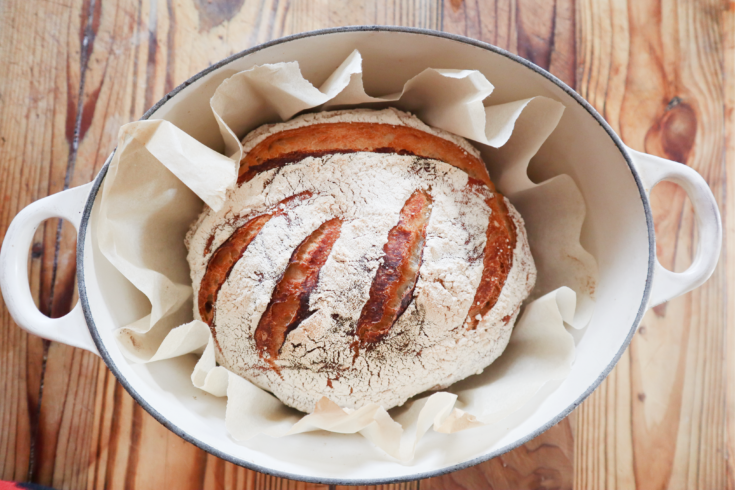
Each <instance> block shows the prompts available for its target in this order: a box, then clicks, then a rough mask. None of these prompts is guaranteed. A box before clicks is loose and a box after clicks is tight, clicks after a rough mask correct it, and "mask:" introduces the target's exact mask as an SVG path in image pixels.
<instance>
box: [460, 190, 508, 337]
mask: <svg viewBox="0 0 735 490" xmlns="http://www.w3.org/2000/svg"><path fill="white" fill-rule="evenodd" d="M468 185H469V186H473V185H475V186H482V185H483V183H482V182H480V181H477V180H474V181H473V180H472V179H470V182H468ZM485 203H486V204H487V205H488V206H489V207H490V209H491V212H490V218H489V220H488V226H487V232H486V242H485V250H484V253H483V259H482V260H483V270H482V278H481V279H480V285H479V286H478V287H477V291H476V293H475V299H474V300H473V301H472V306H471V307H470V310H469V313H468V314H467V321H466V323H465V326H466V327H467V328H468V329H469V330H474V329H475V328H477V324H478V323H479V321H480V320H479V319H478V318H477V316H478V315H480V317H484V316H485V314H486V313H487V312H488V311H490V310H491V309H492V308H493V306H495V303H497V301H498V297H500V292H501V291H502V290H503V286H504V285H505V280H506V279H507V277H508V274H509V273H510V269H511V267H512V266H513V250H514V249H515V246H516V230H515V225H514V224H513V220H512V219H511V217H510V216H509V215H508V208H507V207H506V206H505V202H504V201H503V196H501V195H500V194H499V193H497V192H496V193H494V194H493V196H492V197H490V198H488V199H486V200H485Z"/></svg>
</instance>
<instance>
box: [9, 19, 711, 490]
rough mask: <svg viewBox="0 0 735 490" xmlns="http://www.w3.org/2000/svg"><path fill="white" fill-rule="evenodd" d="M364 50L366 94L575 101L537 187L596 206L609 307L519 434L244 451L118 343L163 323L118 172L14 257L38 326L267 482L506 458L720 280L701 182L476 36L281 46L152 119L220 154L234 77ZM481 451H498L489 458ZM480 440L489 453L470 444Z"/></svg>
mask: <svg viewBox="0 0 735 490" xmlns="http://www.w3.org/2000/svg"><path fill="white" fill-rule="evenodd" d="M355 48H357V49H359V50H360V52H361V53H362V55H363V59H364V64H365V68H364V73H365V85H366V88H367V90H368V92H369V93H373V94H376V95H382V94H387V93H392V92H395V91H397V90H398V89H400V87H401V86H402V83H403V81H404V80H407V79H408V78H409V77H411V76H413V75H415V74H417V73H419V72H420V71H421V70H423V69H424V68H426V67H434V68H458V69H475V70H479V71H481V72H482V73H484V74H485V76H486V77H487V78H488V79H489V80H490V81H491V82H492V83H493V84H494V85H495V92H494V93H493V95H492V99H491V100H492V101H493V103H501V102H506V101H509V100H518V99H523V98H527V97H533V96H536V95H543V96H546V97H551V98H554V99H556V100H559V101H561V102H562V103H563V104H564V105H565V106H566V110H565V112H564V115H563V117H562V119H561V122H560V124H559V126H558V127H557V128H556V130H555V131H554V132H553V134H552V135H551V137H550V138H549V139H548V141H547V142H546V143H545V144H544V146H543V147H542V148H541V151H540V152H539V154H538V155H537V156H536V157H535V158H534V160H533V162H532V171H531V173H532V174H534V172H535V175H533V176H534V178H537V179H538V178H547V177H549V176H551V175H555V174H559V173H566V174H569V175H571V176H572V177H573V178H574V180H575V181H576V183H577V185H578V186H579V188H580V190H581V192H582V194H583V195H584V199H585V201H586V204H587V213H588V215H587V220H586V221H585V225H584V228H583V233H582V241H583V245H584V246H585V247H586V248H587V249H588V250H589V251H590V252H591V253H592V254H593V255H594V256H595V257H596V258H597V261H598V264H599V270H600V277H599V284H598V287H597V305H596V308H595V312H594V316H593V317H592V320H591V322H590V324H589V326H588V327H587V328H586V329H585V330H584V331H583V333H582V334H581V336H578V339H577V342H578V346H577V357H576V360H575V363H574V366H573V368H572V371H571V373H570V374H569V376H568V377H567V378H566V379H565V380H564V381H563V382H562V383H560V384H559V385H558V386H557V387H556V388H555V389H554V390H553V391H551V392H550V394H549V395H548V396H547V397H546V398H539V400H538V402H537V403H535V404H534V406H533V407H531V409H529V410H527V411H526V412H528V413H523V414H519V416H518V417H516V418H515V419H514V420H512V421H509V422H508V423H507V424H506V426H505V427H502V428H500V429H498V428H495V429H473V430H470V431H466V432H462V433H458V434H453V435H444V434H438V433H431V432H430V433H429V434H428V435H427V436H426V437H427V439H428V440H425V441H422V444H421V445H420V447H419V450H418V452H417V456H416V461H415V463H414V464H413V465H411V466H403V465H400V464H398V463H395V462H393V461H391V460H390V459H389V458H388V457H387V456H386V457H385V458H383V459H382V460H380V458H379V459H378V460H377V461H376V460H375V454H376V452H377V451H376V450H375V449H374V448H372V447H370V445H369V444H368V443H367V442H366V441H365V440H364V439H362V438H361V437H360V436H358V435H352V436H334V435H326V434H324V433H310V434H302V435H297V436H289V437H288V438H286V439H271V438H268V437H266V436H259V437H256V438H255V439H253V440H251V441H249V442H247V443H245V444H238V443H236V442H235V441H233V440H232V439H231V438H230V437H229V436H228V435H227V432H226V430H225V426H224V406H225V401H224V399H217V398H214V397H211V396H209V395H206V394H204V393H203V392H201V391H198V390H197V389H196V388H194V387H193V386H192V384H191V382H190V380H189V373H190V372H191V368H192V367H193V365H194V362H195V359H194V358H193V357H184V358H180V359H177V360H174V361H167V362H157V363H152V364H147V365H133V364H130V363H129V362H127V361H126V360H125V358H124V357H123V356H122V354H121V352H120V350H119V349H118V347H117V345H116V343H115V340H114V338H113V335H112V332H113V331H114V330H115V329H117V328H119V327H121V326H123V325H125V324H128V323H129V322H131V321H133V320H135V319H137V318H139V317H141V316H143V315H145V314H147V313H148V308H149V305H148V304H147V301H146V299H145V297H144V296H143V295H142V294H141V293H140V292H138V291H137V290H136V289H135V288H134V287H133V286H132V285H131V284H130V283H129V282H128V281H127V280H126V279H125V278H124V277H123V276H122V275H121V274H120V273H119V272H118V271H117V270H116V269H114V268H113V267H112V266H111V265H110V263H109V262H107V260H106V259H105V258H104V257H103V256H102V254H101V253H100V251H99V249H98V247H97V243H96V233H95V216H96V211H97V203H98V201H99V199H98V197H99V190H100V185H101V183H102V180H103V179H104V178H105V173H106V171H107V165H105V167H104V168H103V169H102V171H101V172H100V173H99V175H98V176H97V178H96V179H95V181H94V182H92V183H90V184H87V185H84V186H81V187H77V188H75V189H70V190H68V191H64V192H61V193H59V194H56V195H53V196H49V197H47V198H44V199H41V200H39V201H37V202H35V203H33V204H31V205H30V206H28V207H27V208H25V209H24V210H22V211H21V212H20V213H19V214H18V216H17V217H16V218H15V219H14V220H13V222H12V224H11V225H10V228H9V229H8V232H7V235H6V236H5V241H4V243H3V247H2V252H0V286H1V287H2V293H3V296H4V298H5V302H6V304H7V307H8V310H9V311H10V314H11V315H12V316H13V318H14V319H15V321H16V322H17V323H18V325H20V326H21V327H22V328H24V329H26V330H27V331H29V332H31V333H33V334H36V335H40V336H41V337H44V338H47V339H50V340H55V341H58V342H63V343H65V344H69V345H73V346H76V347H81V348H83V349H87V350H89V351H91V352H94V353H96V354H99V355H100V356H102V358H103V359H104V361H105V362H106V363H107V365H108V366H109V368H110V369H111V370H112V372H113V373H114V374H115V376H117V378H118V379H119V380H120V382H121V383H122V384H123V386H125V388H126V389H127V390H128V392H130V394H131V395H132V396H133V398H135V400H137V401H138V403H140V404H141V405H142V406H143V407H144V408H145V409H146V410H147V411H148V412H150V414H151V415H153V416H154V417H155V418H156V419H157V420H158V421H159V422H161V423H162V424H163V425H165V426H166V427H168V428H169V429H170V430H172V431H174V432H175V433H176V434H178V435H180V436H181V437H183V438H184V439H186V440H187V441H190V442H192V443H194V444H196V445H197V446H199V447H201V448H203V449H204V450H206V451H208V452H210V453H212V454H215V455H217V456H219V457H221V458H224V459H226V460H228V461H231V462H233V463H236V464H239V465H242V466H246V467H248V468H252V469H255V470H258V471H261V472H264V473H269V474H273V475H277V476H282V477H287V478H294V479H299V480H307V481H315V482H323V483H331V484H378V483H385V482H394V481H401V480H410V479H417V478H426V477H430V476H435V475H439V474H442V473H446V472H449V471H454V470H457V469H461V468H464V467H467V466H471V465H474V464H477V463H479V462H481V461H485V460H487V459H489V458H492V457H494V456H498V455H500V454H502V453H504V452H506V451H509V450H510V449H513V448H515V447H516V446H519V445H520V444H523V443H525V442H526V441H528V440H530V439H532V438H533V437H536V436H537V435H539V434H540V433H541V432H543V431H545V430H546V429H548V428H549V427H551V426H552V425H554V424H556V423H557V422H559V421H560V420H561V419H562V418H564V417H565V416H566V415H568V414H569V412H571V411H572V410H573V409H574V408H575V407H576V406H577V405H579V404H580V403H581V402H582V400H584V399H585V398H586V397H587V396H588V395H589V394H590V393H591V392H592V391H593V390H594V389H595V388H596V387H597V386H598V385H599V384H600V382H601V381H602V380H603V379H604V378H605V376H607V374H608V373H609V372H610V370H611V369H612V367H613V366H614V365H615V363H616V362H617V360H618V358H619V357H620V355H621V354H622V352H623V351H624V350H625V348H626V347H627V346H628V343H629V342H630V339H631V337H632V335H633V333H634V332H635V330H636V327H637V326H638V323H639V322H640V320H641V317H642V316H643V313H644V312H645V311H646V309H647V308H649V307H651V306H655V305H657V304H659V303H662V302H664V301H667V300H669V299H671V298H674V297H676V296H679V295H681V294H683V293H685V292H687V291H690V290H691V289H693V288H695V287H697V286H699V285H700V284H702V283H703V282H704V281H705V280H706V279H707V278H708V277H709V276H710V274H711V273H712V271H713V269H714V267H715V265H716V263H717V259H718V256H719V252H720V245H721V238H722V228H721V223H720V216H719V212H718V209H717V205H716V203H715V199H714V197H713V195H712V193H711V191H710V189H709V188H708V187H707V184H706V183H705V181H704V179H702V177H701V176H700V175H699V174H698V173H697V172H695V171H694V170H692V169H690V168H689V167H687V166H686V165H682V164H679V163H674V162H670V161H667V160H663V159H660V158H657V157H654V156H650V155H646V154H643V153H639V152H636V151H633V150H631V149H630V148H627V147H626V146H625V145H623V143H622V142H621V141H620V138H618V136H617V135H616V134H615V133H614V132H613V131H612V129H611V128H610V126H608V124H607V123H606V122H605V121H604V120H603V119H602V117H601V116H600V115H599V114H598V113H597V112H596V111H595V110H594V109H593V108H592V107H591V106H590V105H589V104H588V103H587V102H586V101H584V100H583V99H582V98H581V97H580V96H579V95H577V94H576V93H575V92H574V91H573V90H572V89H570V88H569V87H567V86H566V85H565V84H564V83H562V82H561V81H559V80H557V79H556V78H555V77H553V76H552V75H550V74H549V73H547V72H546V71H544V70H542V69H540V68H538V67H536V66H535V65H533V64H531V63H529V62H527V61H525V60H523V59H521V58H519V57H517V56H514V55H512V54H510V53H507V52H505V51H503V50H501V49H498V48H496V47H494V46H491V45H489V44H485V43H482V42H479V41H475V40H472V39H467V38H464V37H459V36H453V35H448V34H442V33H439V32H433V31H425V30H418V29H406V28H386V27H379V28H378V27H350V28H339V29H329V30H323V31H316V32H310V33H306V34H300V35H296V36H291V37H288V38H284V39H279V40H277V41H273V42H270V43H267V44H264V45H261V46H258V47H255V48H253V49H250V50H248V51H244V52H242V53H240V54H237V55H235V56H233V57H231V58H229V59H227V60H224V61H223V62H221V63H219V64H217V65H214V66H212V67H210V68H208V69H206V70H204V71H203V72H201V73H200V74H198V75H196V76H195V77H193V78H191V79H190V80H188V81H187V82H185V83H184V84H183V85H181V86H180V87H178V88H177V89H175V90H174V91H173V92H171V93H170V94H168V95H167V96H166V97H164V98H163V100H161V101H160V102H159V103H158V104H156V106H155V107H153V108H152V109H151V110H150V111H148V112H147V113H146V114H145V116H144V119H147V118H150V119H167V120H169V121H171V122H173V123H174V124H176V125H177V126H178V127H180V128H182V129H184V130H185V131H187V132H188V133H189V134H191V135H193V136H194V137H196V138H198V139H199V140H200V141H202V142H203V143H205V144H209V145H211V146H213V147H215V148H216V147H217V146H218V145H221V139H220V137H219V135H218V130H217V125H216V123H215V121H214V118H213V116H212V115H211V110H210V109H209V98H210V97H211V95H212V94H213V92H214V90H215V88H216V87H217V86H218V85H219V83H220V82H221V81H222V80H224V79H225V78H227V77H228V76H230V75H232V74H234V73H236V72H238V71H241V70H245V69H248V68H250V67H252V66H254V65H259V64H263V63H275V62H280V61H292V60H297V61H298V62H299V64H300V65H301V68H302V71H303V73H304V75H305V76H306V78H307V79H309V80H311V81H312V82H313V83H315V85H316V86H319V84H320V83H321V82H322V81H323V80H325V78H326V77H327V75H328V74H329V73H331V71H332V70H333V69H334V68H336V67H337V66H338V65H339V64H340V62H341V61H342V60H344V59H345V58H346V57H347V55H349V54H350V52H351V51H352V50H353V49H355ZM110 158H111V157H110ZM108 163H109V159H108ZM491 172H492V171H491ZM662 180H668V181H673V182H676V183H678V184H679V185H681V186H682V187H683V188H684V189H685V190H686V192H687V194H688V196H689V198H690V199H691V201H692V203H693V206H694V212H695V214H696V217H697V226H698V230H699V235H698V236H699V240H698V243H697V253H696V257H695V259H694V262H693V263H692V265H691V267H689V269H687V270H686V271H685V272H682V273H673V272H670V271H668V270H666V269H664V268H663V267H661V265H660V264H659V263H658V261H657V260H656V255H655V250H656V247H655V236H654V228H653V222H652V219H651V209H650V206H649V201H648V194H649V192H650V191H651V188H652V187H653V186H654V185H655V184H656V183H658V182H660V181H662ZM52 217H60V218H64V219H66V220H68V221H70V222H72V223H73V224H74V226H75V227H76V228H77V230H78V233H79V235H78V242H77V275H78V283H79V297H80V301H79V303H78V304H77V305H76V306H75V307H74V309H73V310H72V311H71V313H69V314H68V315H66V316H65V317H63V318H58V319H50V318H47V317H46V316H44V315H43V314H41V313H40V312H39V311H38V310H37V309H36V307H35V305H34V303H33V298H32V297H31V294H30V289H29V286H28V274H27V261H28V252H29V246H30V244H31V241H32V239H33V234H34V232H35V230H36V228H37V227H38V226H39V224H40V223H41V222H43V220H45V219H48V218H52ZM478 438H482V439H478ZM478 440H482V441H486V444H484V445H483V447H482V449H481V450H478V449H477V447H478V445H477V441H478ZM469 441H473V444H467V442H469ZM432 442H433V444H432ZM437 443H438V444H437ZM437 448H441V449H437ZM468 448H471V449H468ZM366 460H370V462H366Z"/></svg>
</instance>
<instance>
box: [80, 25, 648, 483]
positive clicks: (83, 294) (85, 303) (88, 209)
mask: <svg viewBox="0 0 735 490" xmlns="http://www.w3.org/2000/svg"><path fill="white" fill-rule="evenodd" d="M355 31H389V32H404V33H409V34H422V35H427V36H435V37H442V38H446V39H450V40H452V41H457V42H461V43H465V44H470V45H472V46H476V47H479V48H483V49H486V50H488V51H492V52H494V53H497V54H500V55H502V56H505V57H506V58H509V59H511V60H513V61H516V62H518V63H520V64H522V65H523V66H525V67H526V68H528V69H530V70H532V71H534V72H535V73H537V74H539V75H541V76H543V77H544V78H546V79H548V80H550V81H552V82H554V83H555V84H556V85H557V86H559V87H560V88H562V89H563V90H564V91H565V92H566V93H567V94H568V95H569V96H570V97H572V98H573V99H574V100H576V101H577V102H578V103H579V104H580V105H581V106H582V107H584V108H585V109H586V110H587V112H589V113H590V115H591V116H592V117H594V118H595V119H596V120H597V122H598V124H599V125H600V126H602V128H603V129H604V130H605V132H607V134H608V135H609V136H610V138H612V140H613V141H614V142H615V145H616V146H617V147H618V149H619V150H620V153H621V154H622V155H623V158H625V161H626V162H627V163H628V168H629V169H630V172H631V174H633V178H634V179H635V182H636V185H637V186H638V191H639V193H640V196H641V200H642V201H643V210H644V213H645V216H646V226H647V228H648V275H647V276H646V285H645V289H644V291H643V300H642V302H641V305H640V307H639V309H638V313H637V314H636V317H635V320H634V322H633V325H631V327H630V331H629V332H628V335H627V337H626V338H625V342H624V343H623V345H622V346H621V348H620V350H619V351H618V352H617V354H615V357H614V359H613V360H612V362H611V363H610V364H609V365H608V366H607V367H606V368H605V370H604V371H603V372H602V374H600V376H599V377H598V378H597V379H596V380H595V382H594V383H593V384H592V385H590V387H589V388H587V390H586V391H585V392H584V393H583V394H582V396H580V397H579V398H578V399H577V400H576V401H575V402H574V403H572V404H571V405H570V406H569V407H567V408H566V409H565V410H563V411H562V412H561V413H559V414H558V415H557V416H556V417H554V418H553V419H552V420H550V421H549V422H548V423H547V424H546V425H544V426H543V427H541V428H539V429H538V430H536V431H534V432H533V433H531V434H529V435H528V436H526V437H524V438H522V439H519V440H518V441H516V442H515V443H513V444H509V445H508V446H505V447H503V448H501V449H498V450H496V451H493V452H492V453H489V454H485V455H483V456H480V457H478V458H475V459H472V460H469V461H465V462H464V463H460V464H456V465H452V466H447V467H445V468H441V469H438V470H436V471H429V472H426V473H417V474H415V475H411V476H410V477H398V478H373V479H363V480H341V479H335V478H314V477H308V476H302V475H296V474H292V473H285V472H281V471H277V470H273V469H270V468H264V467H262V466H258V465H255V464H252V463H249V462H247V461H244V460H241V459H238V458H234V457H232V456H231V455H229V454H226V453H223V452H222V451H219V450H218V449H215V448H213V447H211V446H209V445H208V444H205V443H204V442H202V441H200V440H198V439H195V438H193V437H191V436H190V435H189V434H188V433H187V432H186V431H184V430H182V429H180V428H179V427H178V426H176V425H174V424H173V423H171V421H169V420H168V419H167V418H165V417H164V416H163V415H161V414H160V413H158V412H157V411H156V410H155V409H153V407H151V406H150V405H149V404H148V403H147V402H146V401H145V399H144V398H143V397H141V396H140V395H139V394H138V393H137V392H136V391H135V389H134V388H133V387H132V386H131V385H130V383H128V381H127V379H125V377H124V376H122V375H121V373H120V372H119V371H118V369H117V366H116V365H115V364H114V362H113V361H112V358H111V357H110V355H109V353H108V352H107V349H106V347H105V345H104V343H103V342H102V339H101V338H100V336H99V333H98V332H97V327H96V325H95V323H94V319H93V318H92V313H91V310H90V307H89V299H88V298H87V291H86V283H85V278H84V259H83V257H84V243H85V238H86V233H87V224H88V223H89V217H90V215H91V213H92V206H93V205H94V201H95V198H96V196H97V192H99V188H100V186H101V185H102V180H103V179H104V177H105V175H106V174H107V168H108V166H109V164H110V161H111V160H112V156H113V155H114V153H115V152H114V151H113V153H112V154H111V155H110V157H109V158H108V159H107V161H106V162H105V165H104V166H103V167H102V170H100V173H99V174H98V175H97V178H96V179H95V181H94V185H93V186H92V190H91V191H90V194H89V198H88V199H87V204H86V206H85V209H84V215H83V216H82V222H81V224H80V227H79V237H80V238H79V239H77V257H78V259H77V280H78V288H79V299H80V301H81V302H82V309H83V311H84V318H85V319H86V321H87V325H88V327H89V331H90V333H91V335H92V338H93V339H94V343H95V344H96V345H97V349H98V350H99V353H100V356H102V359H103V360H104V361H105V364H107V366H108V367H109V368H110V370H111V371H112V373H113V374H114V375H115V377H116V378H117V379H118V381H119V382H120V383H121V384H122V385H123V387H125V389H126V390H127V391H128V393H130V395H131V396H132V397H133V398H134V399H135V401H137V402H138V403H139V404H140V405H141V406H142V407H143V408H144V409H145V410H146V411H147V412H148V413H150V414H151V415H152V416H153V418H155V419H156V420H157V421H158V422H160V423H161V424H163V425H164V426H165V427H166V428H167V429H169V430H170V431H172V432H174V433H175V434H177V435H178V436H179V437H181V438H182V439H184V440H186V441H188V442H190V443H192V444H194V445H195V446H197V447H199V448H201V449H203V450H205V451H207V452H208V453H210V454H213V455H215V456H217V457H219V458H222V459H224V460H226V461H229V462H231V463H234V464H236V465H239V466H243V467H245V468H249V469H251V470H255V471H259V472H261V473H265V474H267V475H273V476H277V477H280V478H289V479H291V480H301V481H305V482H310V483H321V484H328V485H383V484H388V483H398V482H404V481H413V480H419V479H424V478H431V477H434V476H440V475H444V474H446V473H451V472H453V471H457V470H461V469H464V468H468V467H470V466H474V465H476V464H479V463H482V462H484V461H487V460H489V459H492V458H495V457H497V456H500V455H501V454H505V453H506V452H508V451H510V450H512V449H515V448H517V447H518V446H521V445H522V444H525V443H526V442H528V441H530V440H531V439H533V438H535V437H537V436H539V435H540V434H542V433H543V432H546V431H547V430H548V429H550V428H551V427H552V426H554V425H556V424H557V423H559V422H560V421H561V420H562V419H564V418H565V417H566V416H567V415H569V414H570V413H571V412H572V411H573V410H574V409H575V408H577V406H579V404H580V403H582V402H583V401H584V400H585V399H586V398H587V397H588V396H589V395H590V394H591V393H592V392H593V391H594V390H595V389H596V388H597V387H598V386H599V385H600V383H601V382H602V381H603V380H604V379H605V378H606V377H607V375H608V374H609V373H610V371H611V370H612V369H613V367H615V364H617V362H618V360H619V359H620V356H622V355H623V352H624V351H625V349H627V347H628V345H629V344H630V341H631V339H632V338H633V334H634V333H635V331H636V328H637V327H638V324H639V323H640V321H641V319H642V318H643V314H644V313H645V312H646V310H647V306H648V299H649V297H650V294H651V284H652V282H653V281H652V279H653V267H654V264H655V260H656V252H655V251H656V244H655V233H654V228H653V217H652V215H651V207H650V205H649V202H648V196H647V195H646V192H645V189H644V187H643V183H642V181H641V179H640V177H639V175H638V171H637V170H636V167H635V165H634V164H633V162H632V161H631V159H630V157H629V156H628V153H627V151H626V149H625V145H624V144H623V142H622V141H621V140H620V138H619V137H618V135H617V134H615V132H614V131H613V130H612V128H611V127H610V125H608V124H607V122H606V121H605V120H604V119H603V118H602V116H600V114H598V113H597V111H596V110H595V109H594V108H593V107H592V106H591V105H590V104H589V103H588V102H587V101H586V100H584V99H583V98H582V97H581V96H580V95H579V94H577V92H575V91H574V90H573V89H572V88H571V87H569V86H568V85H566V84H565V83H564V82H562V81H561V80H559V79H558V78H556V77H555V76H554V75H552V74H551V73H549V72H547V71H546V70H544V69H542V68H540V67H538V66H536V65H534V64H533V63H531V62H530V61H527V60H525V59H523V58H521V57H519V56H517V55H514V54H512V53H509V52H508V51H505V50H503V49H500V48H498V47H496V46H493V45H491V44H487V43H484V42H482V41H476V40H474V39H470V38H467V37H464V36H458V35H456V34H447V33H444V32H439V31H432V30H428V29H417V28H409V27H384V26H354V27H338V28H332V29H322V30H318V31H311V32H306V33H302V34H295V35H293V36H288V37H284V38H281V39H276V40H274V41H270V42H267V43H265V44H261V45H259V46H255V47H253V48H250V49H247V50H245V51H242V52H240V53H237V54H235V55H232V56H230V57H229V58H226V59H224V60H222V61H220V62H219V63H216V64H214V65H212V66H210V67H209V68H207V69H205V70H203V71H201V72H199V73H198V74H196V75H194V76H193V77H191V78H190V79H189V80H187V81H186V82H184V83H182V84H181V85H179V86H178V87H176V88H175V89H174V90H172V91H171V92H170V93H169V94H167V95H166V96H165V97H164V98H163V99H161V100H160V101H158V103H156V105H154V106H153V107H151V108H150V109H149V110H148V111H147V112H146V113H145V114H144V115H143V117H142V118H141V119H142V120H143V119H148V118H149V117H150V116H151V114H153V112H155V111H156V110H157V109H158V108H159V107H161V106H162V105H163V104H164V103H166V102H167V101H168V100H169V99H171V98H172V97H173V96H174V95H176V94H178V93H179V92H180V91H181V90H183V89H184V88H186V87H187V86H189V85H191V84H192V83H194V82H195V81H197V80H199V79H200V78H202V77H204V76H205V75H207V74H209V73H211V72H212V71H214V70H216V69H218V68H220V67H221V66H224V65H226V64H228V63H230V62H232V61H233V60H236V59H238V58H242V57H243V56H247V55H249V54H251V53H254V52H256V51H260V50H261V49H264V48H267V47H270V46H274V45H277V44H282V43H287V42H291V41H295V40H297V39H302V38H306V37H312V36H321V35H324V34H333V33H340V32H355Z"/></svg>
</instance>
